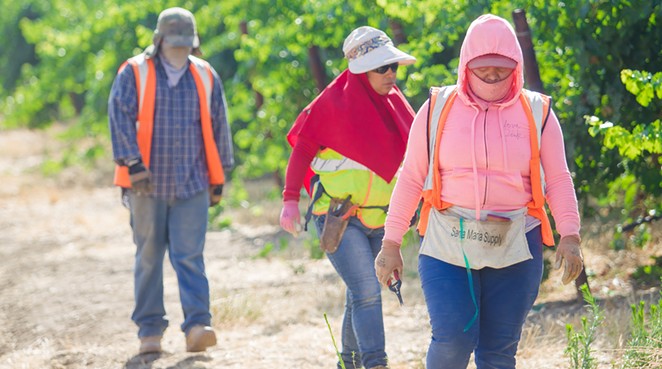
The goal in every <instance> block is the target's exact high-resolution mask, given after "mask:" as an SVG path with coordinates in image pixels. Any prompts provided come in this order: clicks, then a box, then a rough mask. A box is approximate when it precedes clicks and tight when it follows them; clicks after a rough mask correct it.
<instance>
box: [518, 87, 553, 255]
mask: <svg viewBox="0 0 662 369" xmlns="http://www.w3.org/2000/svg"><path fill="white" fill-rule="evenodd" d="M520 101H521V103H522V106H524V112H525V114H526V116H527V119H528V121H529V142H530V144H531V160H530V162H529V171H530V177H531V195H532V200H531V201H530V202H529V203H528V204H527V207H528V214H529V215H531V216H533V217H535V218H538V219H539V220H540V223H541V231H542V241H543V243H544V244H545V245H547V246H554V234H553V233H552V226H551V224H550V222H549V217H548V216H547V212H546V211H545V172H544V170H543V168H542V163H541V161H540V141H541V135H542V129H543V126H544V124H545V122H546V121H547V118H548V116H549V111H550V108H551V101H550V98H549V97H548V96H545V95H542V94H539V93H536V92H533V91H529V90H522V94H521V95H520Z"/></svg>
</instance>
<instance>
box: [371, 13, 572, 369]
mask: <svg viewBox="0 0 662 369" xmlns="http://www.w3.org/2000/svg"><path fill="white" fill-rule="evenodd" d="M523 85H524V77H523V62H522V51H521V49H520V46H519V44H518V42H517V38H516V36H515V32H514V30H513V28H512V27H511V26H510V24H509V23H508V22H507V21H506V20H504V19H503V18H500V17H497V16H494V15H491V14H486V15H482V16H480V17H478V18H477V19H476V20H475V21H474V22H472V24H471V25H470V26H469V29H468V30H467V34H466V37H465V39H464V42H463V44H462V49H461V51H460V64H459V67H458V81H457V85H455V86H445V87H441V88H433V89H431V94H430V99H429V100H428V101H427V102H426V103H425V104H424V105H423V106H422V107H421V109H420V110H419V111H418V114H417V115H416V117H415V118H414V122H413V125H412V128H411V132H410V135H409V140H408V144H407V151H406V155H405V160H404V164H403V168H402V170H401V173H400V174H399V177H398V181H397V183H396V186H395V189H394V191H393V194H392V196H391V201H390V207H389V210H388V216H387V218H386V223H385V234H384V239H383V242H382V248H381V251H380V253H379V254H378V255H377V258H376V259H375V271H376V273H377V277H378V279H379V281H380V282H381V283H382V284H384V285H387V284H388V283H389V282H390V280H391V276H392V275H394V276H395V272H398V273H399V275H403V261H402V254H401V253H400V245H401V243H402V237H403V235H404V233H405V232H406V231H407V229H408V227H409V224H410V219H411V218H412V214H414V212H415V211H416V208H417V206H418V205H419V202H420V201H421V198H422V199H423V206H422V208H421V220H420V222H419V226H418V230H419V233H420V234H421V235H422V236H423V237H422V241H421V248H420V255H419V262H418V269H419V270H418V271H419V275H420V278H421V284H422V288H423V292H424V296H425V301H426V304H427V308H428V313H429V315H430V324H431V326H432V339H431V342H430V346H429V349H428V353H427V358H426V361H427V365H426V367H427V368H428V369H441V368H452V369H458V368H466V367H467V365H468V362H469V357H470V355H471V353H472V352H473V353H474V356H475V362H476V366H477V368H479V369H480V368H500V369H504V368H515V355H516V352H517V345H518V343H519V340H520V335H521V331H522V326H523V324H524V321H525V319H526V316H527V314H528V312H529V311H530V309H531V307H532V306H533V303H534V300H535V299H536V297H537V295H538V290H539V286H540V282H541V279H542V272H543V255H542V247H543V244H546V245H548V246H554V237H553V235H552V229H551V226H550V222H549V220H548V218H547V214H546V212H545V208H544V205H545V203H546V204H547V205H548V206H549V209H550V210H551V213H552V216H553V217H554V220H555V224H556V231H557V232H558V234H559V235H560V241H559V244H558V246H557V247H556V264H555V267H556V268H560V266H561V265H564V273H563V276H562V281H563V283H569V282H570V281H572V280H574V279H575V278H577V276H578V275H579V273H580V272H581V270H582V267H583V261H582V255H581V249H580V236H579V230H580V220H579V212H578V207H577V199H576V196H575V190H574V187H573V183H572V178H571V176H570V172H569V170H568V167H567V164H566V157H565V151H564V143H563V134H562V132H561V127H560V125H559V122H558V119H557V118H556V116H555V114H554V112H553V111H552V109H551V103H550V99H549V97H547V96H544V95H541V94H538V93H535V92H532V91H528V90H525V89H523Z"/></svg>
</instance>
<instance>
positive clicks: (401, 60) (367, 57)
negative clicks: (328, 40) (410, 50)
mask: <svg viewBox="0 0 662 369" xmlns="http://www.w3.org/2000/svg"><path fill="white" fill-rule="evenodd" d="M342 51H343V53H344V54H345V58H347V60H348V62H349V71H350V72H352V73H354V74H360V73H365V72H368V71H371V70H373V69H375V68H379V67H381V66H382V65H389V64H393V63H398V64H399V65H409V64H414V62H416V58H414V57H413V56H411V55H409V54H407V53H405V52H403V51H400V50H399V49H398V48H397V47H395V46H394V45H393V41H391V39H390V38H389V37H388V36H387V35H386V33H384V32H382V31H380V30H378V29H377V28H373V27H370V26H362V27H359V28H357V29H355V30H353V31H352V32H351V33H350V34H349V36H347V38H346V39H345V42H344V43H343V47H342Z"/></svg>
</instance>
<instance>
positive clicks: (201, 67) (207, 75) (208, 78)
mask: <svg viewBox="0 0 662 369" xmlns="http://www.w3.org/2000/svg"><path fill="white" fill-rule="evenodd" d="M188 58H189V61H190V62H191V71H192V72H193V71H194V73H197V74H198V76H200V80H201V81H202V86H203V87H204V89H205V97H206V100H207V108H208V109H210V110H211V93H212V90H213V88H214V75H213V73H212V71H211V66H210V65H209V63H208V62H207V61H205V60H202V59H200V58H198V57H195V56H193V55H190V56H189V57H188Z"/></svg>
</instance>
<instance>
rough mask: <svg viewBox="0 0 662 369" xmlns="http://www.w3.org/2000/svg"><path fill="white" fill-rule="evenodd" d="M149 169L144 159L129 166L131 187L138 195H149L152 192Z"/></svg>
mask: <svg viewBox="0 0 662 369" xmlns="http://www.w3.org/2000/svg"><path fill="white" fill-rule="evenodd" d="M150 177H151V175H150V173H149V169H147V168H145V165H144V164H143V162H142V160H138V162H136V163H133V164H132V165H130V166H129V181H131V189H132V190H133V191H134V192H136V193H137V194H138V195H148V194H150V193H151V192H152V183H151V182H150Z"/></svg>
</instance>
